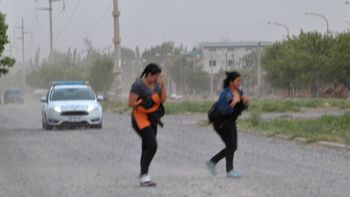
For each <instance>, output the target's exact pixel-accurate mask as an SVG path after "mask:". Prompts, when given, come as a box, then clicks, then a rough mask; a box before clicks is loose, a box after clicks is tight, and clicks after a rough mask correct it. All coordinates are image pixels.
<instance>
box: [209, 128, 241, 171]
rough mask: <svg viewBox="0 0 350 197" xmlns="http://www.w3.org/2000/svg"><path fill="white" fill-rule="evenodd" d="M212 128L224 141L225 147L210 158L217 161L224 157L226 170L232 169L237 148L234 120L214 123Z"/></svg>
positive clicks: (214, 161)
mask: <svg viewBox="0 0 350 197" xmlns="http://www.w3.org/2000/svg"><path fill="white" fill-rule="evenodd" d="M214 129H215V131H216V133H217V134H219V136H220V137H221V139H222V140H223V141H224V143H225V148H224V149H222V150H221V151H220V152H218V153H217V154H216V155H214V156H213V157H212V158H211V159H210V160H211V161H212V162H213V163H215V164H216V163H218V162H219V161H220V160H221V159H223V158H226V172H229V171H231V170H232V169H233V156H234V153H235V151H236V150H237V128H236V123H235V122H232V121H230V122H226V123H214Z"/></svg>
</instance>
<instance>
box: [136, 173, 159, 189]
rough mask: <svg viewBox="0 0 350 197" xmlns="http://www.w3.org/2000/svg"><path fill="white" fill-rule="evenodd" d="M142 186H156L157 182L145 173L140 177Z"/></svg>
mask: <svg viewBox="0 0 350 197" xmlns="http://www.w3.org/2000/svg"><path fill="white" fill-rule="evenodd" d="M140 186H141V187H155V186H157V184H156V183H155V182H153V181H152V179H151V177H150V176H149V175H148V174H144V175H142V176H141V178H140Z"/></svg>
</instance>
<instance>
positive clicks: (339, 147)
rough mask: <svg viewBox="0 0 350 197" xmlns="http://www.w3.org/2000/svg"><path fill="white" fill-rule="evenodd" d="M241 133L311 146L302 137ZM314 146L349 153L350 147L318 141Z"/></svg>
mask: <svg viewBox="0 0 350 197" xmlns="http://www.w3.org/2000/svg"><path fill="white" fill-rule="evenodd" d="M241 131H243V132H248V133H255V134H259V135H262V136H265V137H268V138H276V139H281V140H289V141H295V142H299V143H302V144H313V143H307V140H306V139H305V138H302V137H296V138H293V139H292V138H291V137H289V136H287V135H283V134H277V135H273V134H269V133H259V132H249V131H247V130H245V129H241ZM315 144H317V145H321V146H325V147H329V148H337V149H343V150H349V151H350V146H349V145H346V144H341V143H337V142H327V141H318V142H315Z"/></svg>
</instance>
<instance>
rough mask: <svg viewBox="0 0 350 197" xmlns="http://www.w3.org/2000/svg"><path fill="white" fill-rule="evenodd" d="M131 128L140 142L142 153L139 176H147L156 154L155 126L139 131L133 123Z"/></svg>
mask: <svg viewBox="0 0 350 197" xmlns="http://www.w3.org/2000/svg"><path fill="white" fill-rule="evenodd" d="M133 128H134V129H135V131H136V133H137V134H139V136H140V137H141V140H142V153H141V159H140V165H141V175H144V174H148V168H149V166H150V164H151V162H152V159H153V157H154V155H155V154H156V152H157V140H156V136H157V126H149V127H146V128H144V129H141V130H140V129H138V128H137V126H136V124H135V123H134V122H133Z"/></svg>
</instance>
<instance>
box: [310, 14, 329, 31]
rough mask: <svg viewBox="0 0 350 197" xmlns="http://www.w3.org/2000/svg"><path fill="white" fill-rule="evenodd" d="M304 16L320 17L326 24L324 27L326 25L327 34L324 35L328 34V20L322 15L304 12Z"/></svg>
mask: <svg viewBox="0 0 350 197" xmlns="http://www.w3.org/2000/svg"><path fill="white" fill-rule="evenodd" d="M305 15H313V16H316V17H320V18H322V19H324V20H325V22H326V25H327V32H326V35H328V34H329V23H328V19H327V18H326V17H325V16H324V15H322V14H319V13H315V12H305Z"/></svg>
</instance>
